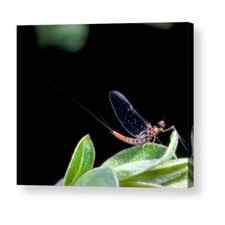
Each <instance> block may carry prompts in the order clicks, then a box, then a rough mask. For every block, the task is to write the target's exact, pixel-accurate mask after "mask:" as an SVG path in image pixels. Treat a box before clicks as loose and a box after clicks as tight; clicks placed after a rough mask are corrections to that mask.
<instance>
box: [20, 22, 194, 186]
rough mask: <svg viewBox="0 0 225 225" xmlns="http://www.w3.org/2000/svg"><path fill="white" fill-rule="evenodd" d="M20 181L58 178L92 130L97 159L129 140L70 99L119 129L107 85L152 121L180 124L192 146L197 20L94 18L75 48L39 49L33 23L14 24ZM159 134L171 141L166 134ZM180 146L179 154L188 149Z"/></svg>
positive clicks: (52, 181)
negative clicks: (161, 23)
mask: <svg viewBox="0 0 225 225" xmlns="http://www.w3.org/2000/svg"><path fill="white" fill-rule="evenodd" d="M17 42H18V43H17V46H18V49H17V54H18V55H17V60H18V62H17V65H18V81H17V83H18V89H17V91H18V105H17V108H18V112H17V114H18V118H17V120H18V122H17V123H18V128H17V129H18V130H17V135H18V140H17V142H18V149H17V183H18V184H37V185H42V184H43V185H44V184H45V185H53V184H55V183H56V182H57V181H58V180H59V179H60V178H62V177H63V175H64V173H65V170H66V168H67V165H68V163H69V160H70V157H71V154H72V152H73V150H74V147H75V146H76V144H77V142H78V141H79V140H80V138H81V137H82V136H84V135H85V134H87V133H89V134H90V135H91V138H92V140H93V142H94V145H95V148H96V162H95V166H98V165H100V164H101V163H102V162H103V161H104V160H106V159H107V158H108V157H110V156H112V155H113V154H115V153H116V152H118V151H120V150H122V149H124V148H125V147H128V145H126V144H124V143H122V142H120V141H119V140H117V139H115V138H114V137H113V136H111V135H110V134H109V132H108V131H107V130H106V129H105V128H104V127H102V126H101V125H100V124H99V123H98V122H97V121H95V120H94V119H93V118H92V117H90V115H88V114H87V113H86V112H84V111H83V110H82V109H81V108H80V107H79V106H78V105H77V104H76V103H74V101H73V99H74V98H75V99H77V100H79V101H80V102H81V103H82V104H84V105H85V106H86V107H88V108H89V109H91V110H92V111H93V112H95V113H97V114H100V115H102V116H103V117H104V118H105V120H107V121H108V123H109V124H110V125H111V126H112V127H113V128H114V129H116V130H117V131H120V132H121V133H123V134H126V132H125V131H124V130H123V128H122V127H121V126H120V124H119V122H118V121H117V119H116V117H115V115H114V114H113V111H112V109H111V106H110V103H109V100H108V92H109V91H110V90H119V91H121V92H122V93H123V94H124V95H125V96H127V98H128V99H129V100H130V101H131V103H132V104H133V106H134V107H135V108H136V109H137V110H138V111H139V112H140V114H141V115H143V116H144V117H145V118H147V119H148V120H150V122H151V123H152V124H154V123H157V122H158V121H159V120H161V119H164V120H165V121H166V123H167V124H168V126H169V125H175V126H176V128H177V130H178V132H179V133H180V135H181V136H182V137H183V138H184V139H185V140H186V142H187V145H188V147H189V149H190V133H191V128H192V125H193V26H192V24H189V23H175V24H174V25H173V26H172V27H171V28H170V29H160V28H157V27H152V26H149V25H146V24H105V25H90V31H89V37H88V40H87V43H86V45H85V47H84V48H83V49H82V50H80V51H79V52H77V53H68V52H64V51H62V50H59V49H56V48H39V47H38V45H37V40H36V35H35V27H32V26H18V28H17ZM161 140H162V141H163V142H164V143H165V144H167V143H168V141H169V136H168V135H167V136H166V135H164V136H163V137H161ZM190 154H191V151H189V152H187V151H185V150H184V149H183V148H182V147H179V149H178V155H179V156H190Z"/></svg>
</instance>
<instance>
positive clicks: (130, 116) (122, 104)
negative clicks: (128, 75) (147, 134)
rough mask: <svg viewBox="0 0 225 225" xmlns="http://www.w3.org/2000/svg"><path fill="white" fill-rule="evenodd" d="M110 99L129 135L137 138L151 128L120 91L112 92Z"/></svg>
mask: <svg viewBox="0 0 225 225" xmlns="http://www.w3.org/2000/svg"><path fill="white" fill-rule="evenodd" d="M109 99H110V102H111V104H112V108H113V110H114V113H115V114H116V116H117V118H118V120H119V121H120V123H121V124H122V126H123V128H124V129H125V130H126V131H127V132H128V133H129V134H131V135H132V136H134V137H137V136H138V135H139V134H140V133H141V132H142V131H145V130H146V129H147V128H148V127H151V124H150V123H149V122H147V121H146V120H145V119H144V118H143V117H142V116H141V115H140V114H139V113H138V112H137V111H136V110H135V109H134V108H133V106H132V105H131V103H130V102H129V101H128V99H127V98H126V97H125V96H124V95H123V94H121V93H120V92H118V91H111V92H109Z"/></svg>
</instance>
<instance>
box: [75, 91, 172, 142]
mask: <svg viewBox="0 0 225 225" xmlns="http://www.w3.org/2000/svg"><path fill="white" fill-rule="evenodd" d="M109 100H110V102H111V106H112V108H113V111H114V113H115V115H116V117H117V119H118V120H119V122H120V123H121V125H122V127H123V128H124V129H125V130H126V131H127V132H128V133H129V134H130V135H131V136H132V137H127V136H125V135H123V134H121V133H119V132H117V131H115V130H113V129H112V128H111V127H110V126H108V124H107V123H106V122H105V121H104V120H103V119H100V118H99V117H97V116H96V115H95V114H93V113H92V112H91V111H90V110H88V109H87V108H86V107H84V106H83V105H81V104H80V103H78V104H79V105H80V107H81V108H83V109H84V110H85V111H87V112H88V113H89V114H91V116H93V117H94V118H95V119H96V120H97V121H99V122H100V123H101V124H102V125H103V126H104V127H106V128H107V129H108V130H109V131H110V133H111V134H112V135H113V136H115V137H116V138H117V139H119V140H121V141H123V142H125V143H127V144H130V145H139V144H145V143H148V142H155V141H156V139H158V135H159V134H160V133H165V132H167V131H171V130H174V129H175V127H174V126H170V127H168V128H167V127H166V123H165V121H163V120H161V121H159V122H158V123H157V125H153V126H152V125H151V123H150V122H149V121H147V120H146V119H145V118H143V117H142V116H141V115H140V114H139V113H138V112H137V111H136V110H135V109H134V107H133V106H132V104H131V103H130V102H129V100H128V99H127V98H126V97H125V96H124V95H123V94H122V93H120V92H119V91H110V92H109Z"/></svg>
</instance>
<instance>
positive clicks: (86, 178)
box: [75, 167, 119, 187]
mask: <svg viewBox="0 0 225 225" xmlns="http://www.w3.org/2000/svg"><path fill="white" fill-rule="evenodd" d="M75 186H92V187H99V186H101V187H118V186H119V181H118V179H117V177H116V175H115V174H114V172H113V170H112V169H110V168H103V167H99V168H95V169H92V170H90V171H88V172H87V173H85V174H84V175H82V176H81V177H80V178H79V179H78V180H77V182H76V184H75Z"/></svg>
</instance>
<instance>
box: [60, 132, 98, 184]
mask: <svg viewBox="0 0 225 225" xmlns="http://www.w3.org/2000/svg"><path fill="white" fill-rule="evenodd" d="M94 160H95V149H94V145H93V143H92V140H91V138H90V136H89V135H86V136H84V137H83V138H82V139H81V140H80V141H79V143H78V144H77V146H76V148H75V150H74V152H73V155H72V157H71V160H70V163H69V166H68V168H67V170H66V174H65V176H64V185H66V186H69V185H73V184H74V183H75V182H76V180H77V179H78V178H79V177H80V176H81V175H83V174H84V173H85V172H87V171H88V170H90V169H92V168H93V165H94Z"/></svg>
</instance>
